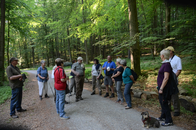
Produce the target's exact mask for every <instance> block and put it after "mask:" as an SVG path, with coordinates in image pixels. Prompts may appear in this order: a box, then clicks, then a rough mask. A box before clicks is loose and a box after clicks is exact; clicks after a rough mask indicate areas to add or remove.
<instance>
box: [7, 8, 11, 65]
mask: <svg viewBox="0 0 196 130" xmlns="http://www.w3.org/2000/svg"><path fill="white" fill-rule="evenodd" d="M9 16H10V11H9V9H8V24H7V25H8V34H7V35H8V36H7V65H8V66H9V64H10V62H9V59H10V58H9V44H10V23H9Z"/></svg>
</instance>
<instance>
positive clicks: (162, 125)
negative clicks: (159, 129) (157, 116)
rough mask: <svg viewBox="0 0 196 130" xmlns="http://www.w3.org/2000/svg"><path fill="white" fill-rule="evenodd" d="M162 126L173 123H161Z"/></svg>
mask: <svg viewBox="0 0 196 130" xmlns="http://www.w3.org/2000/svg"><path fill="white" fill-rule="evenodd" d="M161 125H162V126H171V125H173V123H161Z"/></svg>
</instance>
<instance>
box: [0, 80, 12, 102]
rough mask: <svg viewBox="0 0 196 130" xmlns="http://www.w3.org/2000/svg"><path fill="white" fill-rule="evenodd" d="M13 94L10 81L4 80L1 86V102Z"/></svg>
mask: <svg viewBox="0 0 196 130" xmlns="http://www.w3.org/2000/svg"><path fill="white" fill-rule="evenodd" d="M11 95H12V89H11V88H10V86H9V83H8V81H6V82H4V86H0V104H2V103H4V102H5V101H6V100H7V99H8V98H10V97H11Z"/></svg>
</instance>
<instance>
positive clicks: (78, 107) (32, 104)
mask: <svg viewBox="0 0 196 130" xmlns="http://www.w3.org/2000/svg"><path fill="white" fill-rule="evenodd" d="M26 72H28V73H29V76H28V79H29V82H28V83H27V85H26V86H25V87H26V88H27V90H26V91H25V92H24V93H23V103H22V106H23V107H24V108H26V109H27V112H24V113H17V115H19V119H11V118H10V117H9V116H8V114H9V103H5V104H4V105H3V106H2V109H0V112H1V114H0V120H2V119H3V122H1V121H0V122H1V123H0V126H2V125H4V126H5V125H6V126H9V127H13V126H14V127H17V128H21V127H24V128H29V129H36V130H42V129H47V130H51V129H55V130H147V129H146V128H143V127H142V124H143V123H142V121H141V113H140V112H138V111H137V110H135V109H129V110H125V109H124V107H123V106H122V105H120V104H117V103H115V102H113V101H111V100H110V99H107V98H103V97H101V96H98V95H93V96H91V95H90V93H91V92H90V91H88V90H85V89H84V91H83V95H82V97H83V98H84V100H82V101H79V102H75V95H73V96H71V97H70V99H69V97H66V100H67V101H70V102H71V104H66V105H65V111H66V113H67V114H66V115H68V116H70V119H69V120H61V119H60V118H59V116H58V115H57V113H56V108H55V103H54V98H53V94H52V93H53V88H52V86H53V85H52V84H53V83H52V79H51V78H50V80H49V84H50V85H49V88H48V94H49V96H50V98H49V99H45V98H43V100H42V101H40V100H39V97H38V85H37V80H36V77H35V74H36V71H33V70H30V71H26ZM49 72H50V71H49ZM1 117H2V118H1ZM151 129H155V128H150V129H149V130H151ZM159 129H160V130H182V128H180V127H177V126H175V125H174V126H170V127H160V128H159Z"/></svg>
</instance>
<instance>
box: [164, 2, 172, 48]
mask: <svg viewBox="0 0 196 130" xmlns="http://www.w3.org/2000/svg"><path fill="white" fill-rule="evenodd" d="M170 12H171V7H170V4H169V3H167V2H166V3H165V35H166V38H168V36H167V34H168V33H169V32H170V23H169V22H170ZM168 45H169V42H168V41H166V42H165V47H167V46H168Z"/></svg>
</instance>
